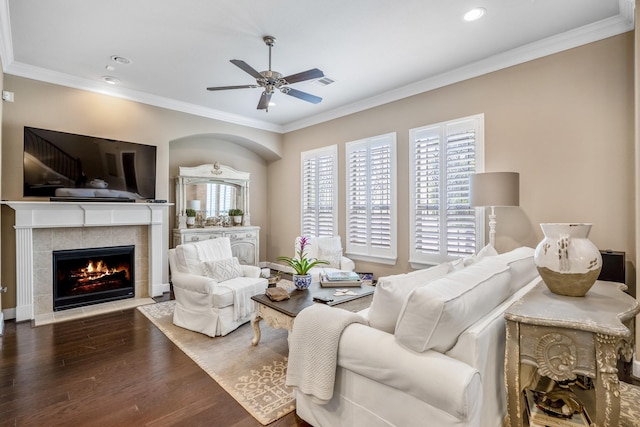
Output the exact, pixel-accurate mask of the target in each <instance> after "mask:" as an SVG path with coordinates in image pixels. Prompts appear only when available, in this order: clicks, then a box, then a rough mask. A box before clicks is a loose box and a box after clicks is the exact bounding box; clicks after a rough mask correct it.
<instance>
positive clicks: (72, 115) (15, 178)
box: [0, 75, 282, 308]
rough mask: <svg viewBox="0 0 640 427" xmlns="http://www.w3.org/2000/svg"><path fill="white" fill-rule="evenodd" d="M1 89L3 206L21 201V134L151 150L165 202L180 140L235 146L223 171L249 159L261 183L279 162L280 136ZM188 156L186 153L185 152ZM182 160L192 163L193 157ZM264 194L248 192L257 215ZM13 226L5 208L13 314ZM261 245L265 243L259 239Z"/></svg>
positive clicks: (6, 274)
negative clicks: (200, 138)
mask: <svg viewBox="0 0 640 427" xmlns="http://www.w3.org/2000/svg"><path fill="white" fill-rule="evenodd" d="M4 88H5V89H6V90H10V91H12V92H14V93H15V102H14V103H11V104H7V103H5V104H4V114H3V118H2V134H3V140H2V150H1V154H2V183H1V185H2V187H1V188H2V193H1V197H2V199H5V200H20V199H22V151H23V128H24V126H34V127H39V128H44V129H52V130H59V131H65V132H71V133H78V134H82V135H90V136H99V137H104V138H111V139H121V140H125V141H131V142H139V143H143V144H150V145H156V146H157V147H158V153H157V156H158V157H157V182H156V197H157V198H158V199H167V200H169V199H170V198H171V199H173V197H174V196H173V191H174V184H173V177H174V175H173V174H171V173H170V167H169V166H170V163H171V162H170V156H171V157H172V158H173V157H174V156H175V157H176V158H185V157H183V155H182V154H181V151H182V148H181V141H182V140H183V139H184V138H187V137H190V136H194V135H209V136H215V138H217V140H219V141H224V140H226V141H233V142H234V144H235V146H236V147H235V148H234V149H233V150H228V151H229V152H228V153H227V154H228V156H227V157H226V159H227V162H226V163H227V164H230V165H231V166H234V167H238V169H241V170H242V166H244V165H246V163H243V159H249V160H248V161H249V163H250V165H251V169H252V170H251V172H253V174H255V176H258V177H260V176H265V175H266V161H269V160H273V159H277V158H279V157H280V156H281V152H282V135H280V134H277V133H273V132H268V131H263V130H259V129H254V128H248V127H244V126H239V125H234V124H231V123H226V122H221V121H218V120H213V119H208V118H204V117H199V116H194V115H190V114H185V113H180V112H176V111H171V110H167V109H163V108H158V107H153V106H149V105H146V104H141V103H137V102H132V101H127V100H123V99H119V98H113V97H109V96H106V95H100V94H96V93H92V92H87V91H82V90H77V89H71V88H67V87H62V86H58V85H53V84H48V83H43V82H39V81H35V80H30V79H25V78H21V77H16V76H12V75H4ZM187 145H189V144H187ZM226 148H228V146H226ZM189 150H191V149H190V148H187V151H189ZM217 154H218V152H217V150H216V148H215V145H213V146H211V147H205V146H204V145H203V146H202V152H201V153H200V157H201V158H203V159H204V158H213V157H215V156H217ZM185 156H187V157H189V156H191V152H189V154H188V155H185ZM195 157H197V156H195ZM195 157H191V159H193V158H195ZM221 163H222V162H221ZM253 174H252V175H253ZM262 185H263V186H266V183H264V182H263V183H262ZM265 193H266V192H265V191H256V192H252V197H251V206H253V207H255V209H256V210H263V211H265V210H266V209H265V208H264V205H265V203H266V202H265V200H266V194H265ZM258 221H260V222H258ZM263 221H264V222H263ZM252 222H253V223H254V225H259V226H261V227H263V228H265V229H266V228H267V226H268V224H267V223H266V216H262V217H261V215H260V214H258V215H257V216H256V217H253V218H252ZM12 224H13V223H12V211H11V209H9V208H7V207H6V206H5V207H3V209H2V231H3V239H2V253H3V257H2V276H1V282H0V283H3V284H4V285H5V286H7V287H8V288H9V292H8V293H7V294H5V298H3V301H2V304H3V308H8V307H15V250H14V239H13V235H12V234H13V233H12V229H11V226H12ZM167 227H168V226H167ZM261 237H262V238H263V239H264V235H263V236H261ZM168 245H169V242H168V241H167V246H168Z"/></svg>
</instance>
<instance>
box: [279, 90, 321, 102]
mask: <svg viewBox="0 0 640 427" xmlns="http://www.w3.org/2000/svg"><path fill="white" fill-rule="evenodd" d="M281 92H282V93H286V94H287V95H291V96H293V97H296V98H298V99H302V100H303V101H307V102H311V103H312V104H319V103H320V101H322V98H320V97H319V96H315V95H311V94H310V93H307V92H303V91H301V90H297V89H293V88H290V87H283V88H282V89H281Z"/></svg>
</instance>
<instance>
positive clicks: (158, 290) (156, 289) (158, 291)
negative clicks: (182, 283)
mask: <svg viewBox="0 0 640 427" xmlns="http://www.w3.org/2000/svg"><path fill="white" fill-rule="evenodd" d="M170 290H171V285H170V284H169V283H161V284H159V285H153V295H151V296H152V297H159V296H162V294H164V293H165V292H169V291H170Z"/></svg>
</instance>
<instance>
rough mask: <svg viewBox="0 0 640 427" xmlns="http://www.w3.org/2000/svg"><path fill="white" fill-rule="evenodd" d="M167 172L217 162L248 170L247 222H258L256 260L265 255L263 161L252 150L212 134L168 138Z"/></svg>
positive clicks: (265, 198) (172, 217) (265, 165)
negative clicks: (258, 235) (169, 141)
mask: <svg viewBox="0 0 640 427" xmlns="http://www.w3.org/2000/svg"><path fill="white" fill-rule="evenodd" d="M169 153H170V155H169V175H170V176H171V177H172V178H173V177H176V176H177V175H178V172H179V170H178V168H179V167H180V166H198V165H202V164H207V163H215V162H219V163H220V164H222V165H227V166H231V167H232V168H234V169H236V170H239V171H242V172H249V173H250V174H251V182H250V184H249V195H250V201H249V208H250V213H251V225H259V226H260V227H261V229H260V235H261V236H260V237H261V238H260V259H261V260H262V259H264V257H265V254H266V247H267V246H266V245H267V242H266V238H265V236H266V234H267V232H268V225H269V221H268V217H267V162H266V161H265V159H263V158H262V157H260V156H259V155H258V154H256V153H255V152H253V151H251V150H249V149H247V148H244V147H241V146H239V145H238V144H236V143H235V142H231V141H228V140H225V139H223V138H221V137H217V136H215V135H194V136H191V137H187V138H183V139H180V140H175V141H171V143H170V147H169ZM170 197H171V201H172V202H173V203H175V188H172V189H171V191H170ZM174 226H175V209H172V215H171V227H174Z"/></svg>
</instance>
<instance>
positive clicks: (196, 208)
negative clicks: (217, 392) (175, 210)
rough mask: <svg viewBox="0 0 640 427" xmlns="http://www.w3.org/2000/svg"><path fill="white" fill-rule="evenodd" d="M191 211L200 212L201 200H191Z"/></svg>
mask: <svg viewBox="0 0 640 427" xmlns="http://www.w3.org/2000/svg"><path fill="white" fill-rule="evenodd" d="M189 209H193V210H194V211H199V210H200V200H189Z"/></svg>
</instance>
